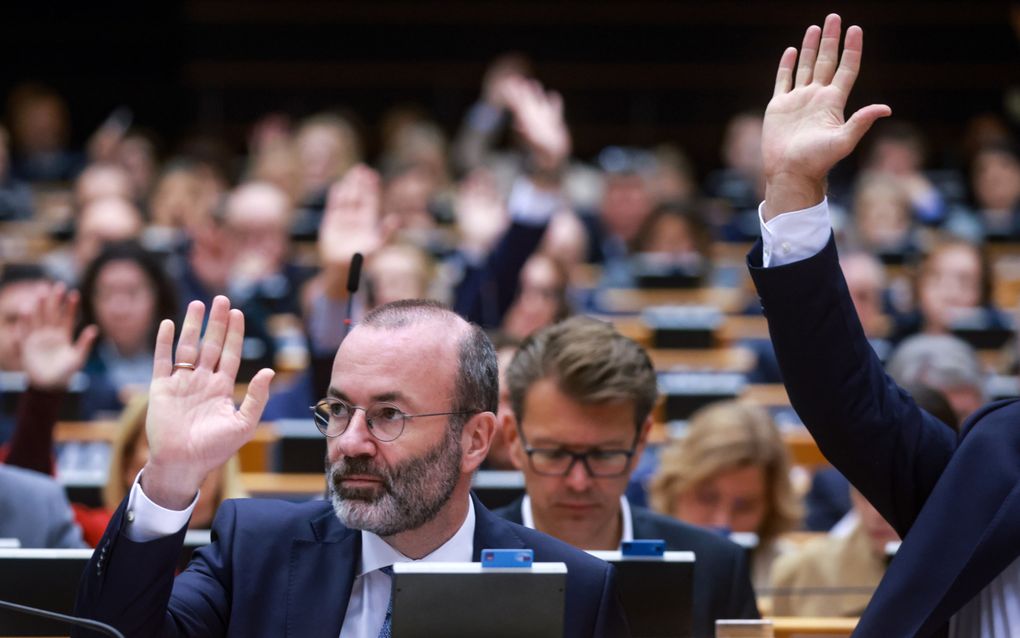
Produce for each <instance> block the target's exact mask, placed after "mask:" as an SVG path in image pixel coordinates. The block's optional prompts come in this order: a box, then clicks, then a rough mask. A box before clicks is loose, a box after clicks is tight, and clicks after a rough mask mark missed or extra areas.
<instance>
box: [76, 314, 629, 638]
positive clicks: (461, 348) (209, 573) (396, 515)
mask: <svg viewBox="0 0 1020 638" xmlns="http://www.w3.org/2000/svg"><path fill="white" fill-rule="evenodd" d="M203 315H204V308H203V305H202V304H201V303H200V302H192V304H191V305H190V306H189V307H188V313H187V315H186V317H185V320H184V324H183V327H182V330H181V336H180V341H179V342H178V345H177V351H176V356H175V357H174V359H173V360H171V350H172V344H173V332H174V326H173V323H172V322H170V321H164V322H163V324H162V325H161V326H160V331H159V335H158V337H157V344H156V352H155V363H154V373H153V381H152V386H151V389H150V398H149V411H148V415H147V417H146V421H147V422H146V431H147V434H148V440H149V445H150V448H151V449H150V456H149V461H148V463H147V464H146V466H145V468H144V469H143V470H142V472H141V473H140V475H139V479H138V480H136V482H135V485H134V486H133V488H132V490H131V493H130V495H129V496H128V498H127V499H126V501H125V502H124V503H123V504H122V505H121V507H120V508H119V510H118V511H117V513H116V514H115V515H114V517H113V520H112V521H111V523H110V526H109V527H108V528H107V531H106V534H105V535H104V537H103V539H102V541H101V542H100V544H99V547H98V549H97V551H96V553H95V555H94V556H93V559H92V562H91V564H90V565H89V567H88V568H87V570H86V572H85V574H84V576H83V579H82V586H81V588H80V590H79V596H78V603H77V613H78V614H80V615H83V616H87V617H90V618H95V619H98V620H102V621H105V622H109V623H111V624H113V625H114V626H116V627H118V628H119V629H120V630H121V631H123V632H124V633H125V634H127V635H142V636H156V635H161V636H171V635H173V636H178V635H180V636H225V635H229V636H263V635H264V636H281V635H288V636H300V637H302V638H304V637H308V636H322V637H324V638H325V637H329V638H336V637H337V636H340V637H341V638H346V637H348V636H358V637H365V638H375V637H376V636H389V635H390V634H389V632H390V627H389V613H388V611H389V609H388V607H389V602H390V590H391V577H390V575H389V573H390V572H389V570H388V569H387V568H389V567H390V566H392V565H393V564H394V563H396V562H400V561H411V560H423V561H472V560H473V561H477V560H479V555H480V552H481V550H482V549H484V548H531V549H533V550H534V552H535V560H536V561H561V562H564V563H566V564H567V569H568V576H567V591H566V603H565V604H566V607H565V618H566V621H565V627H564V635H566V636H620V635H627V629H626V621H625V620H624V619H623V616H622V611H621V608H620V606H619V603H618V600H617V598H616V593H615V582H614V577H613V572H612V569H611V567H609V566H608V565H607V564H605V563H603V562H601V561H598V560H595V559H592V558H590V557H589V556H587V555H585V554H583V553H581V552H578V551H577V550H575V549H573V548H571V547H569V546H567V545H565V544H563V543H561V542H559V541H557V540H555V539H552V538H550V537H548V536H545V535H543V534H540V533H537V532H534V531H532V530H528V529H526V528H523V527H520V526H516V525H513V524H510V523H508V522H506V521H503V520H502V519H499V518H497V517H496V516H494V515H493V514H491V513H490V512H489V511H488V510H486V509H485V507H484V506H482V505H481V503H480V502H478V501H477V500H476V499H475V498H474V497H472V496H471V495H470V493H469V487H470V479H471V475H472V473H473V472H474V470H475V469H476V468H477V467H478V466H479V465H480V464H481V463H482V461H483V460H484V458H485V455H486V453H487V452H488V449H489V443H490V440H491V438H492V435H493V431H494V429H495V427H496V417H495V415H494V412H495V409H496V403H497V372H496V357H495V353H494V352H493V349H492V344H491V343H490V342H489V340H488V338H487V337H486V336H485V335H484V333H482V332H481V331H480V330H479V329H478V328H477V327H476V326H472V325H470V324H468V323H467V322H465V321H464V320H463V319H461V318H459V317H458V316H457V315H455V314H454V313H452V312H450V311H448V310H445V309H443V308H442V307H441V306H439V305H437V304H434V303H432V302H427V301H403V302H396V303H393V304H388V305H386V306H382V307H380V308H378V309H376V310H374V311H373V312H371V313H369V314H368V315H366V317H365V318H364V320H363V321H362V323H361V324H360V325H358V326H357V327H356V328H355V329H354V330H352V331H351V333H350V334H349V336H348V337H347V339H345V340H344V342H343V344H342V345H341V347H340V350H339V351H338V352H337V356H336V360H335V362H334V366H333V371H332V377H331V381H330V388H329V393H328V396H327V397H326V398H325V399H323V400H322V401H320V402H319V403H317V404H316V406H314V408H313V411H314V417H315V422H316V426H317V427H318V428H319V430H320V431H321V432H322V433H323V434H324V435H326V437H328V455H327V459H328V460H327V463H328V472H327V475H328V479H329V488H330V493H331V501H332V503H326V502H322V501H318V502H310V503H286V502H276V501H259V500H253V499H249V500H240V501H227V502H226V503H224V504H223V505H222V506H221V507H220V510H219V512H218V514H217V517H216V520H215V521H214V522H213V530H212V543H211V544H210V545H209V546H207V547H205V548H203V549H200V550H198V551H197V552H196V557H195V558H194V559H193V560H192V562H191V564H190V565H189V566H188V569H187V570H185V571H184V572H183V573H182V574H181V575H180V576H178V577H177V578H176V579H174V577H173V572H174V563H175V561H176V558H177V556H178V554H179V552H180V548H181V544H182V542H183V537H184V531H185V528H186V523H187V519H188V517H189V515H190V511H191V508H193V507H194V503H195V500H196V493H197V491H198V486H199V485H200V484H201V482H202V479H203V478H204V476H205V475H206V474H207V473H208V472H209V471H211V470H212V469H213V468H216V467H218V466H219V465H221V464H222V463H223V462H224V461H226V459H227V458H229V457H230V456H231V455H232V454H234V453H235V452H236V451H237V450H238V449H239V448H240V447H241V446H242V445H243V444H244V443H245V442H246V441H247V440H248V439H250V438H251V436H252V434H253V433H254V429H255V426H256V425H257V423H258V420H259V416H260V415H261V412H262V407H263V406H264V404H265V401H266V397H267V395H268V392H269V383H270V381H271V380H272V377H273V373H272V371H271V370H261V371H259V372H258V373H257V374H256V375H255V377H254V378H253V379H252V380H251V383H250V384H249V386H248V392H247V395H246V396H245V398H244V400H243V402H242V403H241V406H240V408H239V409H237V410H235V409H234V403H233V402H232V400H231V394H232V392H233V387H234V380H235V377H236V375H237V369H238V365H239V363H240V352H241V344H242V341H243V335H244V317H243V315H242V314H241V312H240V311H238V310H236V309H234V310H231V309H230V304H229V301H227V299H226V298H225V297H217V298H216V299H215V300H214V301H213V304H212V310H211V312H210V318H209V325H208V327H207V328H206V332H205V337H204V339H202V341H201V344H200V343H199V333H200V330H201V325H202V319H203ZM450 602H451V606H453V607H454V608H456V604H457V601H456V600H452V601H450ZM437 613H449V612H447V611H446V610H442V611H440V610H437Z"/></svg>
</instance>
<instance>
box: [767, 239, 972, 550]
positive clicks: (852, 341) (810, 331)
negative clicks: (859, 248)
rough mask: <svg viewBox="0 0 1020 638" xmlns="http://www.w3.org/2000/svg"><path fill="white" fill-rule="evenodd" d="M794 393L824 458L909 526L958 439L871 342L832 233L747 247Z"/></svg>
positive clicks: (902, 526)
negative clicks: (811, 247) (804, 252)
mask: <svg viewBox="0 0 1020 638" xmlns="http://www.w3.org/2000/svg"><path fill="white" fill-rule="evenodd" d="M748 266H749V268H750V271H751V277H752V279H753V280H754V283H755V286H756V287H757V289H758V294H759V296H760V297H761V301H762V307H763V309H764V312H765V316H766V318H767V320H768V326H769V335H770V337H771V339H772V343H773V346H774V347H775V350H776V357H777V359H778V361H779V366H780V369H781V370H782V373H783V379H784V381H785V384H786V390H787V393H788V394H789V396H790V401H791V403H792V404H793V407H794V408H795V409H796V411H797V414H798V415H799V416H800V418H801V419H802V420H803V422H804V424H805V425H806V426H807V427H808V429H809V430H810V431H811V434H812V435H813V436H814V438H815V440H816V441H817V442H818V445H819V447H820V448H821V450H822V452H823V453H824V454H825V456H826V458H828V459H829V461H830V462H831V463H832V464H833V465H834V466H836V468H837V469H839V470H840V471H841V472H842V473H843V475H844V476H846V477H847V478H848V479H849V480H850V482H851V483H852V484H853V485H854V486H855V487H857V489H859V490H860V491H861V493H863V494H864V495H865V497H867V499H868V500H869V501H871V503H872V504H873V505H874V506H875V507H876V508H877V509H878V511H879V512H880V513H881V514H882V515H883V516H884V517H885V519H886V520H888V521H889V522H890V523H891V524H892V525H893V527H894V528H895V529H896V531H897V532H898V533H899V534H900V536H904V535H906V532H907V531H908V530H909V529H910V526H911V525H912V524H913V522H914V520H915V519H916V518H917V514H918V512H919V511H920V509H921V507H922V506H923V505H924V502H925V500H926V499H927V498H928V495H929V494H930V493H931V491H932V488H933V487H934V485H935V482H936V481H937V480H938V478H939V476H940V475H941V473H942V471H943V469H944V468H945V467H946V464H947V463H948V462H949V458H950V456H951V455H952V454H953V451H954V450H955V448H956V438H955V435H954V434H953V432H951V431H950V430H949V429H948V428H946V427H945V426H944V425H943V424H941V423H940V422H938V421H937V420H936V419H934V418H933V417H931V416H930V415H928V414H927V413H925V412H924V411H922V410H921V409H920V408H918V407H917V405H916V404H915V403H914V401H913V399H911V398H910V396H909V395H908V394H907V393H906V392H904V391H903V390H902V389H901V388H899V387H898V386H897V385H896V384H895V383H894V382H893V381H892V380H891V379H889V378H888V377H887V376H886V375H885V373H884V371H883V370H882V365H881V363H880V362H879V360H878V357H876V356H875V353H874V352H873V351H872V349H871V346H870V345H869V343H868V340H867V338H866V337H865V335H864V331H863V329H862V328H861V325H860V321H859V320H858V318H857V313H856V311H855V310H854V307H853V302H852V301H851V299H850V293H849V292H848V290H847V286H846V282H845V281H844V279H843V275H842V272H841V271H840V267H839V262H838V257H837V254H836V247H835V243H834V241H833V239H832V236H831V234H830V238H829V242H828V244H827V245H826V247H825V248H824V249H823V250H822V251H821V252H820V253H818V254H817V255H815V256H813V257H810V258H808V259H805V260H803V261H798V262H795V263H791V264H787V265H784V266H778V267H773V268H763V267H762V244H761V242H760V241H759V242H758V243H757V244H755V246H754V248H753V249H752V251H751V253H750V255H749V256H748Z"/></svg>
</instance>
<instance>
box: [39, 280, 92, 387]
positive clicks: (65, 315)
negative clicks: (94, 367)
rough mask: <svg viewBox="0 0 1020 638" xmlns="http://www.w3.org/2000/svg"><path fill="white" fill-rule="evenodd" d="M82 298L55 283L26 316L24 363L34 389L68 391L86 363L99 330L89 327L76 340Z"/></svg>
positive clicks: (75, 292) (62, 285)
mask: <svg viewBox="0 0 1020 638" xmlns="http://www.w3.org/2000/svg"><path fill="white" fill-rule="evenodd" d="M80 301H81V298H80V296H79V295H78V292H77V291H71V292H67V289H66V288H65V287H64V284H59V283H58V284H53V285H52V286H50V287H49V289H48V290H47V291H46V292H45V293H44V294H43V295H42V296H41V297H40V298H39V300H38V301H37V302H36V305H35V310H34V312H32V314H31V315H30V316H28V317H26V327H25V335H24V340H23V341H22V345H21V362H22V366H23V367H24V370H25V374H26V375H27V376H28V383H29V385H31V386H32V387H33V388H38V389H40V390H65V389H67V386H68V384H69V383H70V381H71V377H73V376H74V373H75V372H78V371H79V370H81V368H82V366H83V365H84V364H85V358H86V357H87V356H88V353H89V350H90V349H91V348H92V344H93V343H95V340H96V336H97V335H98V334H99V329H98V328H96V326H88V327H87V328H85V329H84V330H82V331H81V334H79V335H78V338H77V339H72V332H73V330H74V318H75V317H76V316H77V314H78V304H79V303H80Z"/></svg>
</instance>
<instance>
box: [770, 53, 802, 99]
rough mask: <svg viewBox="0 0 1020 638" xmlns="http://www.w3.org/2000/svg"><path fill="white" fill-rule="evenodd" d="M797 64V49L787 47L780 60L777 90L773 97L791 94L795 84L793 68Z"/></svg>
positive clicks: (777, 73)
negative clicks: (793, 83)
mask: <svg viewBox="0 0 1020 638" xmlns="http://www.w3.org/2000/svg"><path fill="white" fill-rule="evenodd" d="M796 63H797V49H795V48H794V47H787V48H786V50H785V51H783V55H782V57H781V58H779V70H778V71H776V90H775V91H774V92H773V93H772V95H782V94H783V93H789V92H790V89H791V88H793V87H792V82H793V66H794V65H795V64H796Z"/></svg>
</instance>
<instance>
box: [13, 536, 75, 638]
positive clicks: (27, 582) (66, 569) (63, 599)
mask: <svg viewBox="0 0 1020 638" xmlns="http://www.w3.org/2000/svg"><path fill="white" fill-rule="evenodd" d="M91 557H92V550H91V549H0V600H6V601H9V602H12V603H18V604H21V605H29V606H31V607H39V608H41V609H45V610H47V611H55V612H57V613H61V614H70V613H72V611H73V610H74V598H75V593H76V591H77V589H78V582H79V581H80V580H81V575H82V572H84V571H85V565H86V564H87V563H88V561H89V558H91ZM69 631H70V628H69V627H68V626H67V625H66V624H64V623H59V622H56V621H52V620H46V619H44V618H39V617H37V616H29V615H25V614H18V613H15V612H12V611H6V610H2V609H0V633H2V635H5V636H14V635H17V636H66V635H67V634H68V632H69Z"/></svg>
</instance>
